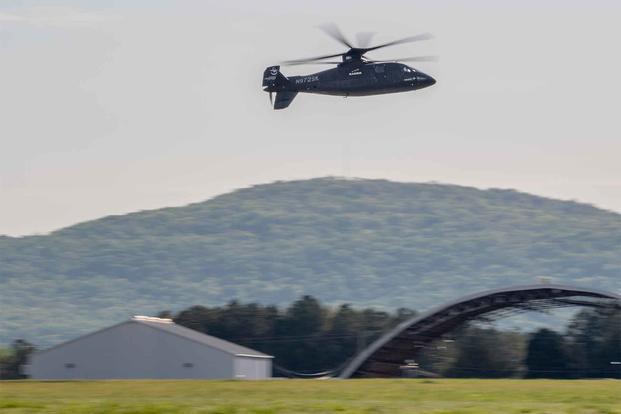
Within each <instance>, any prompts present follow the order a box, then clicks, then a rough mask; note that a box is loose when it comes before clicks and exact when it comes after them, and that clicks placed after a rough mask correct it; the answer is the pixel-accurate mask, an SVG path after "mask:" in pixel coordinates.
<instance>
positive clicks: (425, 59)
mask: <svg viewBox="0 0 621 414" xmlns="http://www.w3.org/2000/svg"><path fill="white" fill-rule="evenodd" d="M438 60H439V57H438V56H412V57H407V58H400V59H399V58H397V59H389V60H368V62H371V63H385V62H437V61H438Z"/></svg>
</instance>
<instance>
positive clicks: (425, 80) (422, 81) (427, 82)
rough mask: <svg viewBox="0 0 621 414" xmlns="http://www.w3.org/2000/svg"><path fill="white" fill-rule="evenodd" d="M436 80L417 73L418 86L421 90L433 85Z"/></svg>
mask: <svg viewBox="0 0 621 414" xmlns="http://www.w3.org/2000/svg"><path fill="white" fill-rule="evenodd" d="M435 83H436V80H435V79H434V78H432V77H431V76H429V75H427V74H426V73H422V72H419V73H418V84H419V85H420V86H421V88H427V87H429V86H432V85H435Z"/></svg>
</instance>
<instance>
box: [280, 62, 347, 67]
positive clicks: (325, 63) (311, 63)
mask: <svg viewBox="0 0 621 414" xmlns="http://www.w3.org/2000/svg"><path fill="white" fill-rule="evenodd" d="M341 63H343V62H330V61H328V62H326V61H310V62H299V63H289V64H288V66H297V65H340V64H341Z"/></svg>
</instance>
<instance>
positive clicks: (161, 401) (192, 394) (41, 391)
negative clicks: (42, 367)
mask: <svg viewBox="0 0 621 414" xmlns="http://www.w3.org/2000/svg"><path fill="white" fill-rule="evenodd" d="M0 412H1V413H2V414H15V413H89V414H91V413H94V414H98V413H101V414H103V413H124V414H152V413H204V414H242V413H254V414H271V413H344V414H347V413H436V414H449V413H468V414H474V413H509V414H510V413H548V414H555V413H572V414H582V413H584V414H587V413H589V414H591V413H593V414H595V413H602V414H621V381H614V380H597V381H595V380H593V381H588V380H586V381H553V380H449V379H442V380H349V381H338V380H327V381H318V380H282V381H278V380H275V381H262V382H252V381H80V382H34V381H5V382H0Z"/></svg>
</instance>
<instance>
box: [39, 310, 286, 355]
mask: <svg viewBox="0 0 621 414" xmlns="http://www.w3.org/2000/svg"><path fill="white" fill-rule="evenodd" d="M149 319H151V320H149ZM157 319H159V318H148V317H133V318H132V319H130V320H128V321H125V322H121V323H117V324H115V325H112V326H108V327H107V328H103V329H100V330H98V331H95V332H91V333H88V334H86V335H83V336H80V337H78V338H74V339H71V340H69V341H66V342H62V343H60V344H58V345H54V346H52V347H50V348H47V349H43V350H41V351H37V352H36V354H37V355H40V354H43V353H46V352H48V351H51V350H52V349H56V348H60V347H61V346H63V345H67V344H70V343H72V342H77V341H79V340H81V339H83V338H87V337H90V336H94V335H97V334H98V333H101V332H104V331H109V330H112V329H115V328H117V327H119V326H121V325H125V324H128V323H138V324H141V325H144V326H148V327H150V328H153V329H157V330H160V331H164V332H166V333H169V334H172V335H175V336H179V337H181V338H185V339H188V340H190V341H192V342H196V343H199V344H201V345H206V346H209V347H211V348H215V349H218V350H220V351H222V352H225V353H227V354H231V355H234V356H240V357H248V358H274V357H273V356H271V355H267V354H264V353H262V352H259V351H255V350H254V349H250V348H246V347H245V346H241V345H237V344H234V343H232V342H229V341H225V340H224V339H220V338H216V337H215V336H211V335H207V334H204V333H202V332H198V331H195V330H193V329H189V328H186V327H184V326H181V325H177V324H175V323H173V322H172V321H170V322H165V321H169V320H166V319H159V321H156V320H157Z"/></svg>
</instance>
